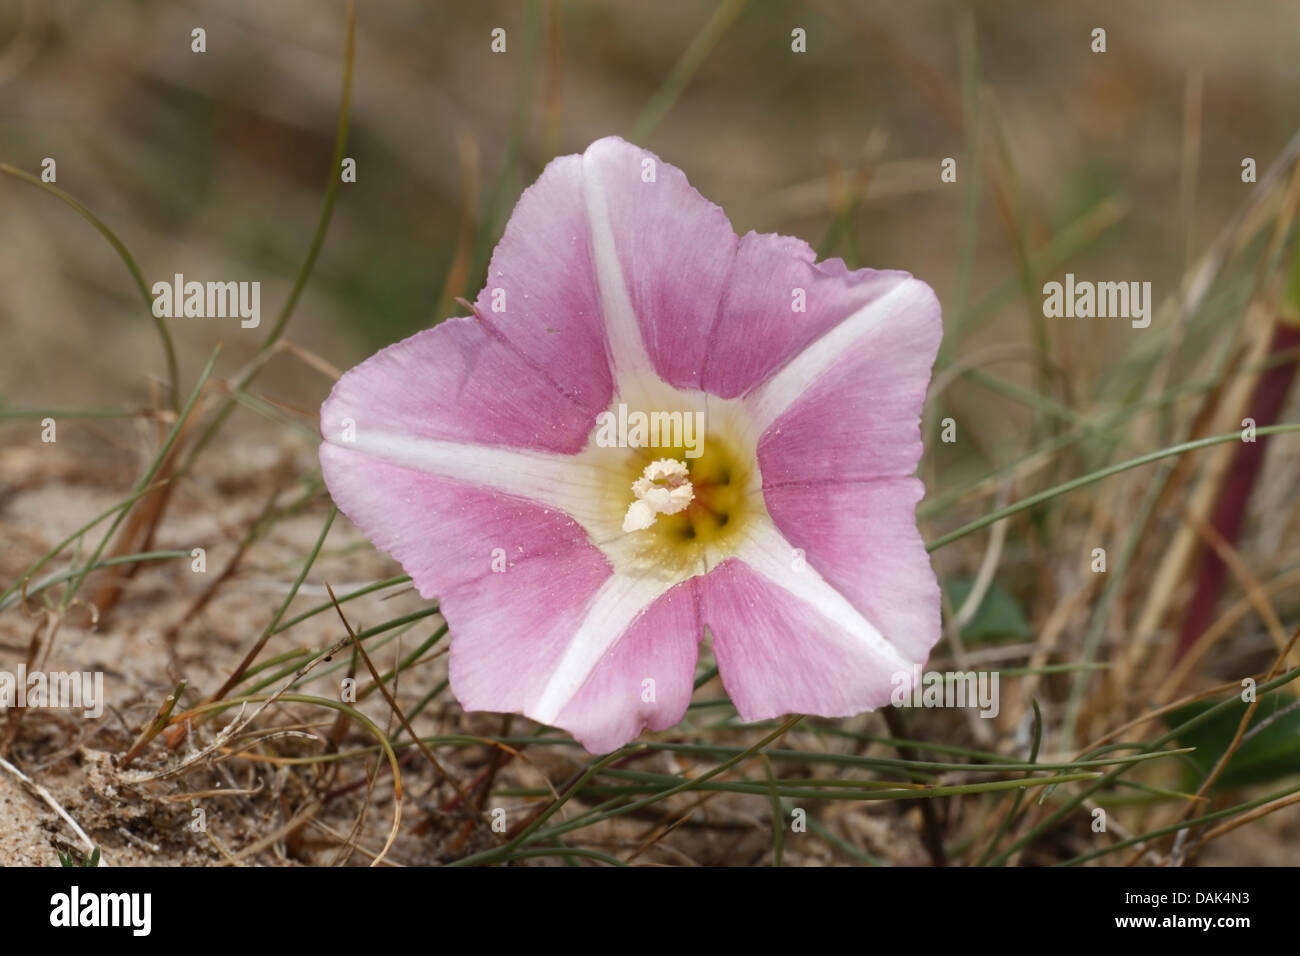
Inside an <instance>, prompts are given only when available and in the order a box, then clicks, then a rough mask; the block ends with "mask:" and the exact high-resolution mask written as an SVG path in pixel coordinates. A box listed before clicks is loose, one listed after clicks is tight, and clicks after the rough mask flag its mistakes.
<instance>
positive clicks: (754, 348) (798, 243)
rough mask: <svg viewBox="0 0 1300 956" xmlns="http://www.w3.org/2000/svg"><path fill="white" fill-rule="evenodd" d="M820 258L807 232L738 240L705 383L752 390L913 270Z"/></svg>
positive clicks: (727, 392)
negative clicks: (851, 266) (852, 267)
mask: <svg viewBox="0 0 1300 956" xmlns="http://www.w3.org/2000/svg"><path fill="white" fill-rule="evenodd" d="M816 259H817V255H816V253H815V252H814V251H813V249H812V247H811V246H809V245H808V244H807V243H806V242H804V241H803V240H801V239H793V238H790V237H789V236H777V235H771V234H766V235H759V234H758V233H753V232H751V233H748V234H747V235H746V236H745V237H744V238H742V239H741V240H740V246H739V249H738V251H737V254H736V258H735V261H734V262H733V263H732V267H731V274H730V276H729V277H728V284H727V289H726V292H725V294H724V295H723V297H722V300H721V302H720V304H719V308H718V315H717V319H716V321H715V324H714V326H713V328H712V330H711V332H710V333H709V340H708V343H707V346H706V349H705V361H704V371H703V374H702V376H701V378H700V388H702V389H704V390H705V391H707V392H710V393H712V394H714V395H721V396H724V397H726V398H732V397H735V396H737V395H741V394H743V393H745V392H747V391H749V390H750V389H752V388H754V387H755V386H756V385H759V384H760V383H762V382H763V381H765V380H766V379H767V378H768V377H769V376H771V375H772V374H773V373H774V372H775V371H776V370H777V369H779V368H781V367H782V366H784V365H786V363H788V362H790V361H791V360H792V359H793V358H795V356H798V355H800V354H801V353H804V352H805V351H806V350H807V349H808V348H809V347H810V346H812V345H813V343H815V342H818V341H819V340H820V339H822V338H823V337H825V336H827V334H828V333H830V332H831V330H833V329H836V328H837V326H839V325H840V323H842V322H845V321H846V320H848V319H849V318H850V316H853V315H855V314H856V313H860V312H862V311H863V310H864V309H868V308H870V307H872V306H874V305H878V304H881V303H882V300H884V299H885V297H886V296H887V295H888V294H889V293H890V292H892V291H893V290H894V289H895V288H896V287H897V286H898V285H899V283H900V282H902V281H904V280H906V279H907V278H908V276H907V274H906V273H903V272H889V271H875V270H871V269H859V270H858V271H856V272H848V271H847V270H846V269H845V268H844V263H843V262H841V261H840V260H839V259H831V260H828V261H826V262H821V263H819V262H817V261H816ZM797 308H802V309H803V310H804V311H796V309H797ZM764 424H765V423H764Z"/></svg>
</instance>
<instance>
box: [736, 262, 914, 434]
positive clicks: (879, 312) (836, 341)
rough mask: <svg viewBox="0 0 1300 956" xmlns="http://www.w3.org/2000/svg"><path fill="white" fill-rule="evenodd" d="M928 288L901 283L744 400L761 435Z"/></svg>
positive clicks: (812, 344)
mask: <svg viewBox="0 0 1300 956" xmlns="http://www.w3.org/2000/svg"><path fill="white" fill-rule="evenodd" d="M919 292H923V293H926V294H929V287H928V286H927V285H926V284H925V283H923V282H921V281H919V280H917V279H913V278H911V277H908V278H906V279H903V280H901V281H900V282H899V283H898V284H897V285H896V286H894V287H893V288H892V289H890V290H889V291H888V292H886V293H885V294H884V295H882V296H881V297H880V298H878V299H875V300H873V301H872V302H869V303H868V304H867V305H864V306H863V307H862V308H860V309H858V311H856V312H854V313H853V314H852V315H850V316H849V317H848V318H847V319H845V320H844V321H843V322H841V323H839V325H836V326H835V327H834V328H832V329H830V330H829V331H828V332H827V333H826V334H825V335H823V336H822V337H821V338H819V339H817V340H815V341H814V342H812V343H810V344H809V345H808V347H807V348H805V349H804V350H803V351H802V352H800V353H799V354H798V355H796V356H795V357H794V358H792V359H791V360H790V361H789V362H787V363H786V364H785V365H784V366H782V367H781V369H780V370H779V371H777V372H776V373H775V374H774V375H772V377H771V378H769V379H768V380H767V381H765V382H763V383H762V384H761V385H758V386H756V387H755V388H754V389H753V390H752V391H751V392H750V393H749V394H748V395H746V396H745V399H744V401H745V405H746V407H747V408H748V409H749V412H750V415H751V416H753V419H754V425H755V427H756V429H757V431H758V433H759V434H762V433H763V432H765V431H766V430H767V428H768V426H769V425H771V424H772V423H773V422H774V421H776V420H777V419H778V418H780V417H781V416H782V415H783V414H784V413H785V412H786V410H787V409H788V408H789V407H790V406H791V405H793V404H794V403H795V402H797V401H798V400H799V397H800V396H801V395H803V393H804V392H806V391H807V390H808V388H809V387H810V386H812V385H813V384H814V383H815V382H816V381H817V379H819V378H820V377H821V376H822V374H823V373H825V371H826V369H827V368H829V367H830V366H831V365H832V364H834V363H835V361H836V360H837V359H839V358H841V357H842V356H843V355H844V353H845V352H846V351H848V349H849V348H850V347H851V346H852V344H853V343H854V342H855V341H856V340H857V339H859V338H861V337H862V336H863V335H866V334H867V333H868V332H869V331H871V329H873V328H874V327H875V326H877V325H879V324H880V323H881V322H882V321H884V320H885V319H887V318H889V317H890V316H891V315H893V314H894V313H895V312H896V311H898V310H899V309H900V308H904V307H906V305H907V304H908V300H909V299H910V298H911V296H913V295H915V294H916V293H919Z"/></svg>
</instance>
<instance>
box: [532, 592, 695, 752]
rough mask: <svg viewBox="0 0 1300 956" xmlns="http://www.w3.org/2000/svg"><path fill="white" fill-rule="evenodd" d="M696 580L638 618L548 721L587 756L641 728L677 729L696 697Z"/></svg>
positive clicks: (614, 745) (614, 746)
mask: <svg viewBox="0 0 1300 956" xmlns="http://www.w3.org/2000/svg"><path fill="white" fill-rule="evenodd" d="M698 582H699V579H698V578H697V579H692V580H690V581H686V582H684V583H682V584H679V585H677V586H676V587H674V588H672V589H671V590H670V591H668V592H667V593H665V594H664V595H662V596H661V597H659V598H658V599H657V600H655V601H654V603H652V604H651V605H650V606H649V607H647V608H646V609H645V611H644V613H642V614H641V616H639V617H637V618H636V619H635V620H634V621H633V622H632V624H631V625H630V626H629V627H628V628H627V630H626V631H625V632H624V633H623V635H622V636H621V637H620V638H619V639H618V640H617V642H616V643H615V644H614V645H613V647H611V648H610V649H609V650H608V651H606V652H605V654H604V656H602V657H601V659H600V660H599V661H598V662H597V664H596V665H595V666H594V667H593V668H592V670H591V676H590V677H589V678H588V679H587V681H586V682H585V683H584V684H583V685H582V687H581V689H580V690H579V691H578V692H577V693H576V694H574V695H573V697H571V698H570V700H569V702H568V703H567V704H565V706H564V708H563V709H562V710H561V711H560V713H559V714H558V715H557V716H556V717H555V718H554V719H553V720H551V721H550V723H552V724H554V725H555V726H557V727H562V728H563V729H565V730H567V731H568V732H569V733H571V734H573V736H574V737H576V738H577V739H578V740H579V741H580V742H581V743H582V745H583V746H584V747H586V748H587V749H588V750H589V751H591V752H592V753H608V752H609V751H611V750H616V749H618V748H619V747H621V746H622V745H623V744H625V743H627V742H628V741H629V740H633V739H635V738H636V736H637V735H638V734H640V733H641V731H642V730H643V729H645V728H646V727H649V728H650V729H651V730H664V729H666V728H668V727H671V726H673V725H674V724H676V723H679V722H680V721H681V719H682V716H683V715H684V714H685V713H686V708H687V706H688V705H689V704H690V702H691V694H692V692H693V691H694V677H695V662H696V658H697V657H698V654H699V642H700V639H701V638H702V637H703V628H702V627H701V625H700V620H699V608H698V606H697V605H698V595H697V587H698Z"/></svg>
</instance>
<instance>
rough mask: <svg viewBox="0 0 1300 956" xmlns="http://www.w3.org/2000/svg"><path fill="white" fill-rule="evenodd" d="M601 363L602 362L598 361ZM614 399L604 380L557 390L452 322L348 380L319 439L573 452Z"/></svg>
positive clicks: (492, 338)
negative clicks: (373, 438)
mask: <svg viewBox="0 0 1300 956" xmlns="http://www.w3.org/2000/svg"><path fill="white" fill-rule="evenodd" d="M602 361H603V359H602ZM609 397H610V389H609V385H608V376H606V379H605V383H604V384H603V385H602V384H601V382H600V380H599V379H598V378H595V379H593V380H591V383H590V387H589V388H588V389H587V390H585V391H581V392H579V391H578V390H576V389H568V390H565V389H562V388H560V387H559V386H558V385H557V384H556V382H555V381H554V380H553V379H552V377H551V375H550V373H548V372H545V371H543V370H542V369H541V368H540V367H539V366H538V365H537V363H536V362H534V361H532V360H530V359H529V358H527V357H525V356H524V355H522V354H521V353H520V352H518V351H517V350H516V349H515V348H514V347H513V346H512V345H511V344H510V343H509V342H507V341H506V340H505V339H503V338H502V337H501V336H500V335H498V334H497V333H496V331H494V329H493V328H492V327H491V326H489V325H488V324H487V323H486V322H485V321H484V320H482V319H481V318H476V317H471V318H459V319H448V320H447V321H445V322H443V323H442V324H440V325H438V326H436V327H434V328H432V329H426V330H425V331H423V332H417V333H416V334H415V335H413V336H411V337H410V338H407V339H405V340H403V341H401V342H398V343H397V344H395V345H390V346H388V347H387V348H385V349H383V350H381V351H379V352H377V353H375V354H374V355H372V356H371V357H370V358H368V359H366V360H365V361H364V362H362V363H361V364H360V365H358V366H356V367H355V368H353V369H351V370H350V371H348V372H347V373H346V374H344V376H343V377H342V378H340V379H339V380H338V382H337V383H335V385H334V390H333V391H332V392H330V396H329V398H328V399H326V400H325V404H324V405H322V406H321V431H322V433H323V434H324V436H325V437H326V439H334V438H337V437H338V436H339V435H340V434H341V433H342V432H343V431H344V430H345V429H346V428H347V427H348V423H349V421H350V422H351V423H352V426H351V427H352V428H353V429H354V430H355V432H356V433H357V434H358V436H360V435H363V434H365V433H366V432H368V431H373V432H384V433H388V434H397V435H406V436H410V437H412V438H432V439H439V440H445V441H459V442H490V443H491V444H494V445H502V446H511V447H516V448H537V449H545V450H549V451H555V452H570V453H571V452H576V451H578V450H579V449H581V448H582V447H583V445H584V444H585V443H586V440H587V435H588V433H589V432H590V431H591V428H592V423H593V422H594V420H595V416H596V414H597V412H598V411H599V410H600V409H601V408H604V406H605V404H607V403H608V401H609Z"/></svg>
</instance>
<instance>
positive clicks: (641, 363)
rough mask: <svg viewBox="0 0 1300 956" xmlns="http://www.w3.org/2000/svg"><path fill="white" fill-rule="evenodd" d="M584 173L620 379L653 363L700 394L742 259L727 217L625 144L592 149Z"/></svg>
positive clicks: (676, 174) (681, 178)
mask: <svg viewBox="0 0 1300 956" xmlns="http://www.w3.org/2000/svg"><path fill="white" fill-rule="evenodd" d="M583 174H584V176H585V179H586V184H587V202H588V210H589V214H590V217H591V228H592V235H593V237H594V239H593V246H594V248H595V250H596V254H595V258H596V262H597V264H598V272H599V274H600V277H601V292H602V301H603V302H604V308H605V319H606V325H607V327H608V328H609V340H610V346H611V349H612V350H613V353H614V357H615V358H614V360H615V362H616V363H617V364H618V365H619V371H620V373H621V378H622V379H624V380H625V379H626V378H628V377H631V376H635V375H637V374H640V373H644V372H647V371H649V370H650V368H649V365H653V370H654V371H655V372H656V373H657V374H658V375H659V377H660V378H662V379H663V380H664V381H666V382H668V383H669V384H670V385H674V386H676V387H677V388H698V387H699V379H700V371H701V369H702V367H703V358H704V346H705V342H706V340H707V337H708V334H709V329H710V327H711V326H712V324H713V319H714V316H715V315H716V314H717V309H718V303H719V301H720V299H721V296H722V292H723V290H724V289H725V287H726V283H727V280H728V273H729V270H730V266H731V261H732V258H733V257H734V256H735V253H736V244H737V239H736V234H735V232H734V230H732V228H731V223H730V222H729V221H728V220H727V216H726V213H724V212H723V211H722V209H720V208H719V207H718V206H716V205H715V204H713V203H711V202H709V201H708V200H707V199H705V198H704V197H703V196H701V195H700V194H699V192H698V191H696V189H695V188H694V187H693V186H691V184H690V183H689V182H687V180H686V176H685V174H684V173H683V172H682V171H681V170H680V169H677V168H676V167H675V166H671V165H669V164H668V163H665V162H664V161H663V160H661V159H659V157H657V156H655V155H654V154H653V153H650V152H648V151H646V150H644V149H641V148H640V147H637V146H633V145H632V144H631V143H627V142H625V141H623V140H621V139H618V138H617V137H608V138H606V139H602V140H598V141H597V142H595V143H593V144H592V145H591V146H590V147H588V148H587V151H586V153H584V154H583ZM651 177H653V178H651ZM648 179H649V180H650V181H647V180H648ZM638 352H639V354H638ZM622 391H626V389H622Z"/></svg>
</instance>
